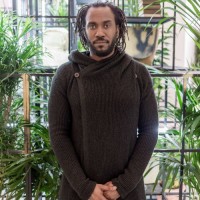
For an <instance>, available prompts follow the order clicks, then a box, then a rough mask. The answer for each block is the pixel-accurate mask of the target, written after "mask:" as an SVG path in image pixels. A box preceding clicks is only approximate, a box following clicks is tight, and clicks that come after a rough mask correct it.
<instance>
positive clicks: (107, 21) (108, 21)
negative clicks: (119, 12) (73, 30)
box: [88, 20, 112, 24]
mask: <svg viewBox="0 0 200 200" xmlns="http://www.w3.org/2000/svg"><path fill="white" fill-rule="evenodd" d="M111 22H112V21H111V20H106V21H103V24H105V23H111ZM88 24H97V23H96V22H93V21H91V22H89V23H88Z"/></svg>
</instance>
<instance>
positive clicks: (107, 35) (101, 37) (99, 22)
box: [85, 7, 120, 200]
mask: <svg viewBox="0 0 200 200" xmlns="http://www.w3.org/2000/svg"><path fill="white" fill-rule="evenodd" d="M85 34H86V37H87V39H88V45H89V49H90V57H91V58H92V59H94V60H96V61H100V60H102V59H105V58H108V57H110V56H112V55H113V53H114V50H115V42H116V38H117V37H118V34H119V29H118V26H117V25H116V23H115V17H114V14H113V13H112V11H111V9H110V8H109V7H98V8H94V7H91V8H89V10H88V12H87V15H86V29H85ZM119 197H120V195H119V193H118V192H117V188H116V186H114V185H113V184H112V182H111V181H109V182H107V183H105V184H104V185H103V184H96V186H95V189H94V191H93V193H92V195H91V197H90V198H89V200H116V199H118V198H119Z"/></svg>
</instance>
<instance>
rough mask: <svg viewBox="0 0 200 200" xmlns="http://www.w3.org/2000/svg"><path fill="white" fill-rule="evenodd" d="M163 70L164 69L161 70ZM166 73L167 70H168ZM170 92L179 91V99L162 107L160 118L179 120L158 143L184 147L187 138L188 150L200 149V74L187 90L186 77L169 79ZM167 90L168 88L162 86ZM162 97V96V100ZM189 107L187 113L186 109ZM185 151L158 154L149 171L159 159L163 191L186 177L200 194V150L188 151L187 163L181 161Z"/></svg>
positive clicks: (176, 93)
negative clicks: (181, 172) (185, 86)
mask: <svg viewBox="0 0 200 200" xmlns="http://www.w3.org/2000/svg"><path fill="white" fill-rule="evenodd" d="M161 73H162V72H161ZM165 73H166V72H165ZM166 80H167V81H168V82H167V83H168V87H170V88H171V89H169V90H170V91H172V88H173V89H174V91H175V97H176V100H175V101H174V102H177V103H173V102H170V101H168V102H167V104H168V106H167V107H161V106H160V107H159V109H160V112H159V113H160V118H162V117H164V118H167V120H168V121H173V122H176V124H175V126H174V127H173V126H171V127H169V128H168V130H167V131H166V132H164V133H160V134H159V140H158V143H157V148H158V149H163V148H164V149H176V150H181V149H182V141H183V139H184V141H185V143H184V148H185V149H194V150H195V149H199V147H200V134H199V132H200V101H199V99H200V79H199V77H195V76H193V77H191V78H188V82H187V90H185V91H184V86H183V82H182V81H183V80H182V79H180V78H179V79H178V78H169V77H168V78H166ZM161 89H162V90H164V88H161ZM183 92H185V95H186V101H184V100H183V96H184V94H183ZM160 100H162V99H160ZM183 106H185V112H183ZM180 157H181V152H166V153H163V152H162V153H155V154H154V158H155V160H156V162H155V161H153V162H152V163H151V165H150V168H149V171H151V169H152V168H154V167H155V165H156V164H157V163H158V162H159V166H160V170H159V172H158V175H157V178H156V182H155V185H154V186H156V184H157V183H158V182H159V181H160V180H162V187H163V191H165V189H166V188H169V189H172V188H173V187H174V183H175V182H176V180H180V179H182V180H183V183H184V184H185V185H187V186H189V188H190V191H191V194H190V195H191V196H190V197H191V198H192V197H194V196H195V194H200V188H199V181H200V176H199V174H200V153H199V152H189V153H184V161H183V165H182V162H181V159H180ZM181 167H183V172H184V174H183V177H180V169H181ZM149 171H147V173H148V172H149Z"/></svg>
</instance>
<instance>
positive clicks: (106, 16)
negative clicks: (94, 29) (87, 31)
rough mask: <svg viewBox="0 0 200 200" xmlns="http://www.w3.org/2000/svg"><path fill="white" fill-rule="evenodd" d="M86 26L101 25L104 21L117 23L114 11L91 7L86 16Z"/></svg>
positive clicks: (106, 8) (107, 8)
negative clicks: (91, 24)
mask: <svg viewBox="0 0 200 200" xmlns="http://www.w3.org/2000/svg"><path fill="white" fill-rule="evenodd" d="M85 20H86V24H88V23H90V22H95V23H101V22H104V21H113V22H114V21H115V16H114V14H113V12H112V10H111V9H110V8H109V7H108V6H106V7H91V8H89V9H88V12H87V14H86V18H85Z"/></svg>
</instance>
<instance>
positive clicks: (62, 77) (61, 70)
mask: <svg viewBox="0 0 200 200" xmlns="http://www.w3.org/2000/svg"><path fill="white" fill-rule="evenodd" d="M73 75H74V70H73V66H72V63H71V62H66V63H63V64H62V65H60V66H59V67H58V69H57V70H56V72H55V74H54V76H53V81H52V86H54V87H57V88H67V87H68V85H69V83H70V82H71V81H72V80H73Z"/></svg>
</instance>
